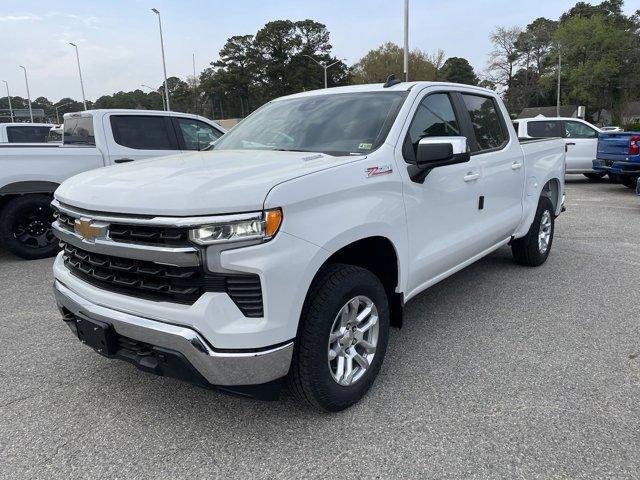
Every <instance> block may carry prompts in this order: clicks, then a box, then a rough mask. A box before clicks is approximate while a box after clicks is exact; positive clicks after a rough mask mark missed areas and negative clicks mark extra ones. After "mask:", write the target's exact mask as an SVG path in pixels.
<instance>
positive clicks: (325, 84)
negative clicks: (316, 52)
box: [305, 55, 346, 88]
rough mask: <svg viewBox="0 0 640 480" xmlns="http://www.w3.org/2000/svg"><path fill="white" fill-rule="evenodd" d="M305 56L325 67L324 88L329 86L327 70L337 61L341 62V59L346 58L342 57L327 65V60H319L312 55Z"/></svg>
mask: <svg viewBox="0 0 640 480" xmlns="http://www.w3.org/2000/svg"><path fill="white" fill-rule="evenodd" d="M305 57H308V58H310V59H311V60H313V61H314V62H316V63H317V64H318V65H320V66H321V67H322V68H323V69H324V88H327V70H328V69H330V68H331V67H333V66H334V65H335V64H336V63H340V62H341V61H343V60H346V59H345V58H341V59H340V60H336V61H335V62H333V63H330V64H329V65H327V64H326V63H325V62H319V61H318V60H316V59H315V58H313V57H312V56H311V55H305Z"/></svg>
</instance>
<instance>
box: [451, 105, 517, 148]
mask: <svg viewBox="0 0 640 480" xmlns="http://www.w3.org/2000/svg"><path fill="white" fill-rule="evenodd" d="M462 99H463V101H464V104H465V107H466V108H467V111H468V112H469V117H470V118H471V125H472V126H473V132H474V134H475V137H476V142H477V144H478V145H477V149H476V151H480V152H482V151H485V150H495V149H498V148H501V147H503V146H504V145H506V144H507V142H508V141H509V135H508V134H507V129H506V126H505V124H504V121H503V119H502V115H501V114H500V113H499V112H498V107H497V105H496V103H495V101H494V100H493V98H491V97H483V96H480V95H471V94H467V93H463V94H462Z"/></svg>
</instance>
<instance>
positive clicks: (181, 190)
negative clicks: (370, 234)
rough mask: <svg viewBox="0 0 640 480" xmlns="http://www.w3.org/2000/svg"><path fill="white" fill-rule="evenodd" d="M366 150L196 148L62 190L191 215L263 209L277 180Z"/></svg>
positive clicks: (112, 205) (121, 208)
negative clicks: (331, 152) (349, 152)
mask: <svg viewBox="0 0 640 480" xmlns="http://www.w3.org/2000/svg"><path fill="white" fill-rule="evenodd" d="M362 158H364V156H358V157H354V156H344V157H334V156H331V155H325V154H322V153H308V152H278V151H270V150H219V151H215V150H213V151H209V152H191V153H184V154H180V155H173V156H170V157H163V158H156V159H148V160H142V161H140V160H139V161H136V162H132V163H127V164H122V165H113V166H110V167H106V168H99V169H96V170H90V171H88V172H84V173H81V174H80V175H76V176H75V177H72V178H70V179H68V180H66V181H65V182H64V183H62V185H61V186H60V187H59V188H58V189H57V190H56V192H55V198H56V199H57V200H59V201H60V202H62V203H66V204H68V205H71V206H75V207H78V208H83V209H87V210H94V211H101V212H110V213H130V214H142V215H167V216H191V215H212V214H218V213H235V212H248V211H255V210H261V209H262V207H263V203H264V200H265V198H266V196H267V194H268V193H269V190H271V189H272V188H273V187H274V186H275V185H278V184H279V183H282V182H285V181H287V180H291V179H293V178H296V177H300V176H302V175H307V174H309V173H313V172H317V171H320V170H324V169H327V168H332V167H334V166H338V165H342V164H345V163H350V162H353V161H355V160H359V159H362Z"/></svg>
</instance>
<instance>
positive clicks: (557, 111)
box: [556, 49, 562, 117]
mask: <svg viewBox="0 0 640 480" xmlns="http://www.w3.org/2000/svg"><path fill="white" fill-rule="evenodd" d="M561 71H562V52H561V51H560V49H558V93H557V99H556V117H559V116H560V72H561Z"/></svg>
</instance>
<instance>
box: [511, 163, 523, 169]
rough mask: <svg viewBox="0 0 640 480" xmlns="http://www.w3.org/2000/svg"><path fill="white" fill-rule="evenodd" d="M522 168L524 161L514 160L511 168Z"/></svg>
mask: <svg viewBox="0 0 640 480" xmlns="http://www.w3.org/2000/svg"><path fill="white" fill-rule="evenodd" d="M520 168H522V163H520V162H513V163H512V164H511V170H518V169H520Z"/></svg>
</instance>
